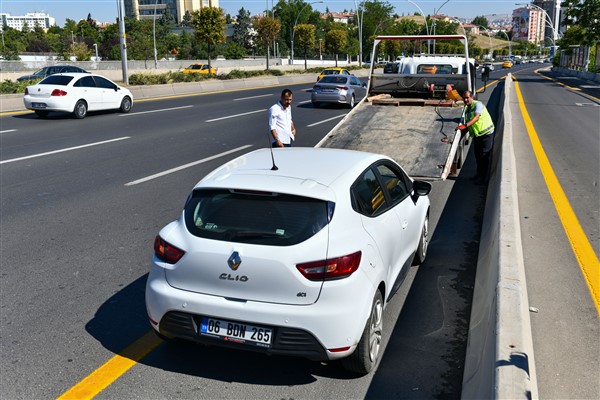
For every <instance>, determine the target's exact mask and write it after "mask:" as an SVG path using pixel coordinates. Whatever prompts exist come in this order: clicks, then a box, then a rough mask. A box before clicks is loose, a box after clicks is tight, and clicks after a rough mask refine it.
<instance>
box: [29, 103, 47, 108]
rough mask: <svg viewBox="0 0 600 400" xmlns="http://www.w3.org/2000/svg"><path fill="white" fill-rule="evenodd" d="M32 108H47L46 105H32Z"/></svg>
mask: <svg viewBox="0 0 600 400" xmlns="http://www.w3.org/2000/svg"><path fill="white" fill-rule="evenodd" d="M31 107H32V108H46V103H31Z"/></svg>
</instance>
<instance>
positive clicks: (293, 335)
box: [155, 311, 329, 361]
mask: <svg viewBox="0 0 600 400" xmlns="http://www.w3.org/2000/svg"><path fill="white" fill-rule="evenodd" d="M201 317H202V316H200V315H196V314H191V313H187V312H180V311H169V312H167V313H166V314H165V315H164V316H163V317H162V319H161V321H160V324H159V326H158V329H157V328H156V327H155V330H156V331H157V332H159V333H160V334H161V335H162V336H165V337H168V338H180V339H185V340H188V341H191V342H196V343H202V344H206V345H211V346H220V347H227V348H233V349H240V350H247V351H255V352H260V353H265V354H269V355H285V356H297V357H304V358H308V359H310V360H314V361H325V360H328V359H329V357H328V356H327V350H326V349H325V348H324V347H323V346H322V345H321V344H320V343H319V341H318V340H317V339H316V338H315V337H314V336H313V335H312V334H311V333H310V332H307V331H305V330H303V329H296V328H287V327H275V328H274V332H273V344H272V346H271V347H270V348H263V347H257V346H254V345H247V344H243V343H232V342H228V341H225V340H220V339H214V338H212V337H209V336H201V335H199V334H198V326H200V323H201V322H200V320H201Z"/></svg>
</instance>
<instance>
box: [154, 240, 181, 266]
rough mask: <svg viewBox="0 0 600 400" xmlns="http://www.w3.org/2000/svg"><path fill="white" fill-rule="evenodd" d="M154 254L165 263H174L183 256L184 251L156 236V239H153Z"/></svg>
mask: <svg viewBox="0 0 600 400" xmlns="http://www.w3.org/2000/svg"><path fill="white" fill-rule="evenodd" d="M154 254H155V255H156V257H157V258H158V259H160V260H162V261H164V262H166V263H169V264H175V263H176V262H177V261H179V260H180V259H181V257H183V255H184V254H185V251H183V250H181V249H178V248H177V247H175V246H173V245H172V244H170V243H168V242H166V241H165V240H164V239H163V238H161V237H160V236H156V239H154Z"/></svg>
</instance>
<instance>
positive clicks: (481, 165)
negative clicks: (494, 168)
mask: <svg viewBox="0 0 600 400" xmlns="http://www.w3.org/2000/svg"><path fill="white" fill-rule="evenodd" d="M473 146H475V148H474V151H475V161H477V176H478V177H480V178H483V179H485V178H487V177H488V171H489V169H490V163H491V160H492V147H493V146H494V132H492V133H490V134H487V135H485V136H479V137H475V138H473Z"/></svg>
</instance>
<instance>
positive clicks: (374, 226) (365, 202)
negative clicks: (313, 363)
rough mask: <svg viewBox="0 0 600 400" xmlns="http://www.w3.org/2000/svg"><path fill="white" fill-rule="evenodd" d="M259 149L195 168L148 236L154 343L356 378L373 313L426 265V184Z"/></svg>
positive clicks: (364, 365) (353, 162)
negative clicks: (229, 352) (288, 360)
mask: <svg viewBox="0 0 600 400" xmlns="http://www.w3.org/2000/svg"><path fill="white" fill-rule="evenodd" d="M269 151H270V150H269V149H263V150H257V151H254V152H252V153H249V154H246V155H243V156H241V157H239V158H237V159H234V160H232V161H230V162H228V163H226V164H225V165H223V166H221V167H220V168H218V169H216V170H215V171H213V172H212V173H210V174H209V175H207V176H206V177H205V178H204V179H202V180H201V181H200V182H198V184H197V185H196V186H195V187H194V189H193V190H192V193H191V194H190V195H189V197H188V199H187V202H186V203H185V207H184V209H183V212H182V213H181V216H180V217H179V219H177V220H176V221H174V222H171V223H170V224H168V225H167V226H166V227H164V228H163V229H162V230H161V231H160V233H159V235H158V236H157V237H156V240H155V242H154V257H153V260H152V264H151V267H150V274H149V276H148V281H147V286H146V307H147V310H148V316H149V318H150V323H151V325H152V327H153V328H154V329H155V330H156V332H157V333H158V334H159V336H161V337H162V338H164V339H171V338H180V339H186V340H190V341H195V342H201V343H204V344H212V345H220V346H228V347H233V348H239V349H246V350H255V351H262V352H265V353H269V354H282V355H294V356H302V357H306V358H309V359H313V360H335V359H342V364H343V365H344V367H345V368H347V369H349V370H351V371H354V372H358V373H362V374H365V373H368V372H369V371H370V370H371V369H372V368H373V367H374V365H375V364H376V362H377V360H378V356H379V349H380V346H381V340H382V326H383V325H382V324H383V320H382V319H383V309H384V307H385V306H386V303H387V301H388V300H389V299H390V297H391V295H392V294H393V293H394V291H395V290H397V288H398V286H399V284H400V283H401V282H402V279H403V277H404V276H405V273H406V272H407V270H408V268H409V267H410V265H411V263H413V262H414V263H421V262H422V261H423V260H424V259H425V255H426V253H427V244H428V214H429V199H428V197H427V195H428V193H429V191H430V189H431V185H430V184H429V183H427V182H421V181H413V180H412V179H411V178H409V177H408V176H407V175H406V173H405V172H404V171H403V170H402V168H400V166H398V165H397V164H396V163H395V162H394V161H393V160H392V159H390V158H388V157H385V156H382V155H376V154H370V153H363V152H355V151H350V150H339V149H320V148H317V149H315V148H286V149H274V150H273V153H274V162H272V158H271V154H270V153H269ZM275 165H276V167H274V166H275Z"/></svg>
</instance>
